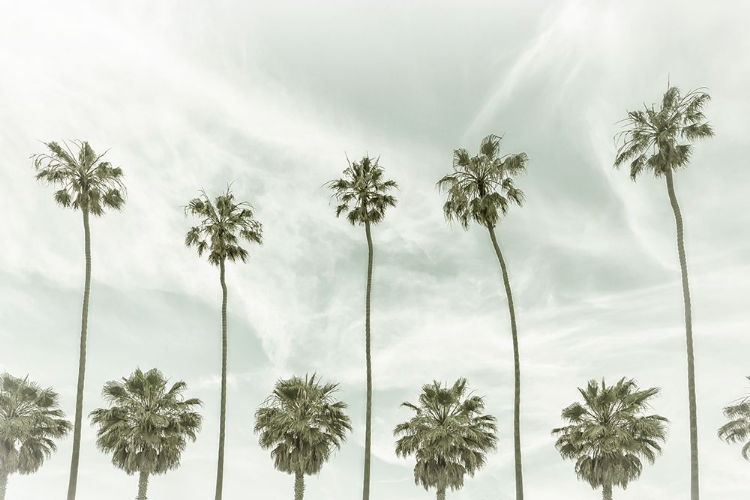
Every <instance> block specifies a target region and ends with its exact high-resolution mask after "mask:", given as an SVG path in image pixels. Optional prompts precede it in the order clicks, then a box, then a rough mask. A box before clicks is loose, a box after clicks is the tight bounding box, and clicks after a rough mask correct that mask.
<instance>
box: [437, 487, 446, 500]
mask: <svg viewBox="0 0 750 500" xmlns="http://www.w3.org/2000/svg"><path fill="white" fill-rule="evenodd" d="M437 500H445V488H438V490H437Z"/></svg>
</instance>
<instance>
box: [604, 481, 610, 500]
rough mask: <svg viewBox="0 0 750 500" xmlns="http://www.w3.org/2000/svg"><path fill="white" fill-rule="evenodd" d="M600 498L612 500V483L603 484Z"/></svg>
mask: <svg viewBox="0 0 750 500" xmlns="http://www.w3.org/2000/svg"><path fill="white" fill-rule="evenodd" d="M602 499H603V500H612V485H611V484H605V485H604V487H603V488H602Z"/></svg>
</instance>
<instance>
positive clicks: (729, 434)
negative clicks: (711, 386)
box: [719, 377, 750, 460]
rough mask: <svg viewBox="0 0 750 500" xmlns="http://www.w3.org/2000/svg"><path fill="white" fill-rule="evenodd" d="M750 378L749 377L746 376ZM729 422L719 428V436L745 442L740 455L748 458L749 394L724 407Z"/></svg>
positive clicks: (727, 440) (728, 439) (749, 442)
mask: <svg viewBox="0 0 750 500" xmlns="http://www.w3.org/2000/svg"><path fill="white" fill-rule="evenodd" d="M747 379H748V380H750V377H747ZM724 416H725V417H726V418H728V419H729V422H728V423H726V424H724V425H722V426H721V427H720V428H719V438H721V439H723V440H724V441H726V442H727V443H741V442H743V441H745V440H747V442H746V443H745V445H744V446H743V447H742V456H743V457H744V458H745V460H750V396H748V397H745V398H743V399H741V400H739V401H738V402H736V403H735V404H732V405H729V406H727V407H726V408H724Z"/></svg>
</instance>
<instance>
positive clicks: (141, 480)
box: [135, 471, 148, 500]
mask: <svg viewBox="0 0 750 500" xmlns="http://www.w3.org/2000/svg"><path fill="white" fill-rule="evenodd" d="M147 489H148V472H143V471H141V474H140V476H138V496H137V497H135V500H146V490H147Z"/></svg>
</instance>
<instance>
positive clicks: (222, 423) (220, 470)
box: [215, 258, 227, 500]
mask: <svg viewBox="0 0 750 500" xmlns="http://www.w3.org/2000/svg"><path fill="white" fill-rule="evenodd" d="M224 262H225V259H223V258H222V260H221V264H220V265H219V269H220V275H219V278H220V281H221V410H220V416H219V460H218V463H217V466H216V497H215V498H216V500H221V496H222V490H223V487H224V438H225V436H226V425H227V283H226V279H225V265H224Z"/></svg>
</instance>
